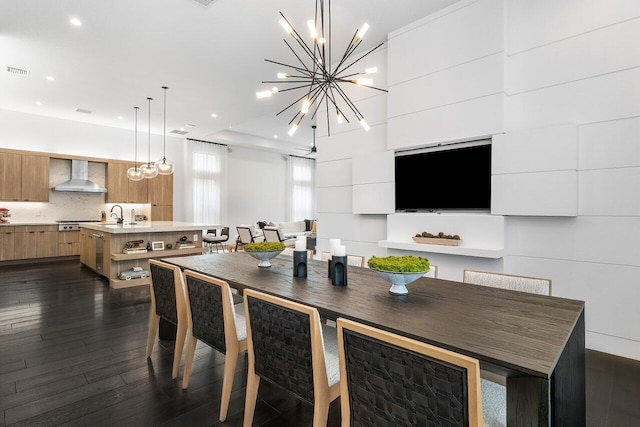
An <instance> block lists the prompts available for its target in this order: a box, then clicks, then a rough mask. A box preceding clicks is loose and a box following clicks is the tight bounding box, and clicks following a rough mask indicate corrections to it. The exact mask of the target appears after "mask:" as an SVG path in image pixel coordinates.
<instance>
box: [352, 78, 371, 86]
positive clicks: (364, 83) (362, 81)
mask: <svg viewBox="0 0 640 427" xmlns="http://www.w3.org/2000/svg"><path fill="white" fill-rule="evenodd" d="M353 82H354V83H355V84H358V85H360V86H372V85H373V79H355V80H353Z"/></svg>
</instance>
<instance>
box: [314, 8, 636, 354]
mask: <svg viewBox="0 0 640 427" xmlns="http://www.w3.org/2000/svg"><path fill="white" fill-rule="evenodd" d="M639 18H640V2H638V1H636V0H619V1H616V2H615V7H613V6H612V3H611V2H610V1H607V0H587V1H585V0H566V1H562V2H558V1H557V0H541V1H535V2H533V1H529V0H463V1H460V2H458V3H456V4H455V5H453V6H451V7H449V8H447V9H445V10H442V11H440V12H437V13H435V14H433V15H430V16H428V17H425V18H422V19H420V20H417V21H416V22H415V23H413V24H410V25H408V26H406V27H404V28H401V29H398V30H397V31H394V32H393V33H392V34H390V41H389V44H388V45H389V47H388V49H387V50H388V52H387V55H388V70H387V73H388V75H389V79H388V82H389V89H390V93H389V95H388V96H384V97H381V98H380V99H376V100H375V102H374V101H372V100H370V99H367V100H364V102H362V101H361V102H360V103H359V104H358V106H360V105H363V107H364V108H367V109H374V111H375V112H376V113H378V114H382V112H383V111H384V110H385V109H387V110H388V112H387V115H388V120H384V119H382V120H376V121H374V123H375V126H374V127H373V128H372V130H371V132H369V133H368V134H367V133H365V132H363V131H361V130H357V131H352V130H351V129H347V130H346V131H344V132H340V133H338V134H337V135H335V136H331V138H328V139H326V138H324V139H321V140H320V143H319V144H318V161H319V164H318V170H317V174H318V177H317V179H318V211H319V217H320V218H321V221H320V223H319V235H320V236H321V237H327V238H328V237H342V238H343V239H347V240H348V241H349V242H350V243H347V245H349V244H351V246H353V247H355V248H357V249H359V250H361V253H362V254H363V255H365V256H367V258H368V257H369V256H370V255H372V254H376V253H379V252H380V249H379V248H376V246H375V239H376V238H379V236H380V235H383V237H382V238H381V239H384V238H386V236H384V234H385V233H386V231H383V230H381V224H383V223H384V222H386V220H385V218H384V216H377V215H353V214H351V213H350V211H349V206H348V204H347V201H350V192H351V183H350V182H349V178H348V177H349V176H350V173H351V170H350V164H351V163H350V162H351V160H350V159H351V157H353V155H354V153H355V152H356V150H361V151H362V152H363V153H365V154H366V152H367V151H376V150H379V151H383V150H384V149H386V148H387V147H388V148H390V149H401V148H411V147H417V146H422V145H429V144H432V143H434V142H440V141H454V140H465V139H476V138H477V137H478V136H480V135H482V134H483V133H485V132H488V133H489V134H490V135H494V134H499V133H503V132H504V133H505V134H506V135H508V134H509V133H510V132H522V131H528V130H531V129H538V128H545V127H549V126H562V125H567V124H568V125H571V126H574V127H575V128H577V161H576V164H577V181H578V182H577V193H578V194H577V215H576V216H572V217H557V216H541V215H546V214H549V212H547V211H545V210H544V206H542V207H541V209H542V210H541V213H540V214H539V215H532V216H516V215H509V216H506V217H505V242H504V244H505V256H504V257H503V259H501V260H488V259H483V258H476V257H460V256H451V255H445V254H426V255H427V257H428V258H429V259H430V261H431V262H432V263H433V264H436V265H438V275H439V277H444V278H452V279H454V280H461V278H462V275H461V270H462V269H463V268H480V269H487V270H492V271H504V272H506V273H512V274H523V275H529V276H539V277H545V278H550V279H552V281H553V295H555V296H560V297H566V298H574V299H579V300H583V301H585V302H586V329H587V347H588V348H592V349H596V350H600V351H605V352H609V353H613V354H617V355H621V356H625V357H630V358H634V359H639V360H640V311H639V310H638V309H637V305H638V301H640V287H639V286H638V277H640V193H639V192H638V190H637V188H638V182H639V181H640V67H639V66H640V26H639V25H638V20H639ZM500 63H501V64H502V69H500V70H498V68H500V65H499V64H500ZM378 66H379V67H380V65H378ZM385 101H386V102H387V105H385ZM365 116H366V114H365ZM385 127H386V128H387V135H386V137H385V132H384V130H383V129H384V128H385ZM540 147H541V149H542V148H543V147H544V149H545V152H546V155H548V156H554V152H553V150H554V147H549V146H548V144H543V143H541V144H540ZM542 185H545V184H542ZM548 185H553V184H552V183H551V184H548ZM320 244H325V246H327V245H326V242H323V239H321V240H320ZM348 247H349V246H348ZM389 253H405V254H406V253H410V252H406V251H398V250H390V251H389ZM414 254H416V255H423V256H424V255H425V253H414Z"/></svg>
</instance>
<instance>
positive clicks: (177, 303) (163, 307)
mask: <svg viewBox="0 0 640 427" xmlns="http://www.w3.org/2000/svg"><path fill="white" fill-rule="evenodd" d="M149 270H150V275H151V292H150V293H151V309H150V310H149V334H148V336H147V358H149V357H151V352H152V351H153V346H154V345H155V341H156V336H157V333H158V328H159V325H160V318H162V319H163V320H165V321H167V322H169V323H171V324H172V325H175V326H176V341H175V347H174V351H173V369H172V371H171V378H173V379H174V380H175V379H176V378H177V377H178V370H179V368H180V359H181V357H182V349H183V347H184V342H185V337H186V335H187V327H188V325H187V308H186V302H185V296H184V282H183V277H182V271H181V270H180V267H177V266H175V265H171V264H167V263H165V262H162V261H158V260H156V259H150V260H149Z"/></svg>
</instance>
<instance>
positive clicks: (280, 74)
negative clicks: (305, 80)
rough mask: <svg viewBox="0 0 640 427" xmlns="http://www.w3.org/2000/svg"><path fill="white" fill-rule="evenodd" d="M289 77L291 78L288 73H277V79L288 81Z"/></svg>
mask: <svg viewBox="0 0 640 427" xmlns="http://www.w3.org/2000/svg"><path fill="white" fill-rule="evenodd" d="M289 77H291V75H290V74H288V73H278V78H279V79H288V78H289Z"/></svg>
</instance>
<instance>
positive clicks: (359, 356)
mask: <svg viewBox="0 0 640 427" xmlns="http://www.w3.org/2000/svg"><path fill="white" fill-rule="evenodd" d="M336 323H337V328H338V354H339V364H340V407H341V412H342V414H341V415H342V425H343V426H350V425H352V424H353V425H357V426H360V425H379V426H381V425H406V426H413V425H447V426H483V425H485V426H505V425H506V389H505V388H504V387H501V386H499V385H497V384H493V383H488V382H485V381H482V380H481V379H480V364H479V362H478V360H477V359H473V358H471V357H467V356H465V355H462V354H459V353H455V352H452V351H449V350H446V349H443V348H440V347H436V346H433V345H430V344H426V343H423V342H420V341H416V340H413V339H410V338H407V337H403V336H400V335H396V334H393V333H391V332H387V331H384V330H381V329H378V328H375V327H371V326H368V325H364V324H362V323H358V322H354V321H351V320H347V319H344V318H339V319H338V320H337V322H336Z"/></svg>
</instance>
